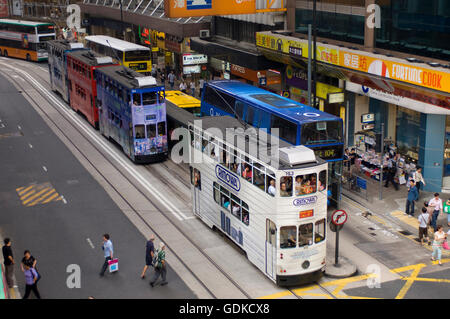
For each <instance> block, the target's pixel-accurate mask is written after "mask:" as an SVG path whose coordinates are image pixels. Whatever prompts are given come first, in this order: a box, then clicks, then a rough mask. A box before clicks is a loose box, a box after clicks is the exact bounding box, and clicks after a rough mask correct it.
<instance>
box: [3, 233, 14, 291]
mask: <svg viewBox="0 0 450 319" xmlns="http://www.w3.org/2000/svg"><path fill="white" fill-rule="evenodd" d="M3 242H4V244H5V245H4V246H3V247H2V253H3V264H4V265H5V276H6V283H7V284H8V287H9V288H13V286H14V280H13V276H14V263H15V262H14V258H13V253H12V249H11V239H9V238H5V239H4V240H3Z"/></svg>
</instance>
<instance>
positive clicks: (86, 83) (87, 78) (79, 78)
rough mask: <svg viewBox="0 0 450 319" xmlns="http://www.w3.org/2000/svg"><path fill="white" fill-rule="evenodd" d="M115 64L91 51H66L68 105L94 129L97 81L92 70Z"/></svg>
mask: <svg viewBox="0 0 450 319" xmlns="http://www.w3.org/2000/svg"><path fill="white" fill-rule="evenodd" d="M110 65H117V64H114V62H113V60H112V58H111V57H109V56H102V55H99V54H97V53H95V52H93V51H90V50H88V51H85V50H81V51H80V50H78V51H72V52H69V53H67V77H68V86H69V95H70V107H71V108H72V109H73V110H75V111H76V112H79V113H81V114H83V115H84V116H85V117H86V119H87V121H88V122H89V123H91V125H92V126H93V127H95V128H96V129H98V128H99V117H98V113H99V112H98V105H97V103H96V100H97V82H96V81H95V76H94V72H95V70H96V69H98V68H102V67H105V66H110Z"/></svg>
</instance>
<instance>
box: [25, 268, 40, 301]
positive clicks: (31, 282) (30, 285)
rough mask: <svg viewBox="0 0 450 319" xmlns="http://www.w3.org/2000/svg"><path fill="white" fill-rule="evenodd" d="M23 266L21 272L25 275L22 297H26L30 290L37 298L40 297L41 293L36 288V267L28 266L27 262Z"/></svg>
mask: <svg viewBox="0 0 450 319" xmlns="http://www.w3.org/2000/svg"><path fill="white" fill-rule="evenodd" d="M24 267H25V269H24V272H23V273H24V275H25V295H23V298H22V299H28V297H29V296H30V293H31V292H32V291H33V293H34V295H35V296H36V298H37V299H41V295H40V294H39V291H38V289H37V281H38V278H39V277H38V273H37V271H36V269H34V268H32V267H30V265H28V264H26V265H25V266H24Z"/></svg>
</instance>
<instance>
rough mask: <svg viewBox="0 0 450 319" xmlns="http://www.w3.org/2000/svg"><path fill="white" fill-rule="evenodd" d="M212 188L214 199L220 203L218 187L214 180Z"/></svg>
mask: <svg viewBox="0 0 450 319" xmlns="http://www.w3.org/2000/svg"><path fill="white" fill-rule="evenodd" d="M213 188H214V201H215V202H216V203H217V204H219V205H220V187H219V184H217V183H216V182H214V183H213Z"/></svg>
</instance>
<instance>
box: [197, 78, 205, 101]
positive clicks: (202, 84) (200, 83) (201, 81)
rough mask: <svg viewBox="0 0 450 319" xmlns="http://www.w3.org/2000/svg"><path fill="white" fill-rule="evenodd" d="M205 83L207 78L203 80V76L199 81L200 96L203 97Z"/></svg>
mask: <svg viewBox="0 0 450 319" xmlns="http://www.w3.org/2000/svg"><path fill="white" fill-rule="evenodd" d="M204 85H205V80H203V78H200V80H199V81H198V87H199V88H200V93H199V94H200V95H199V96H200V97H202V92H203V86H204Z"/></svg>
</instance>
